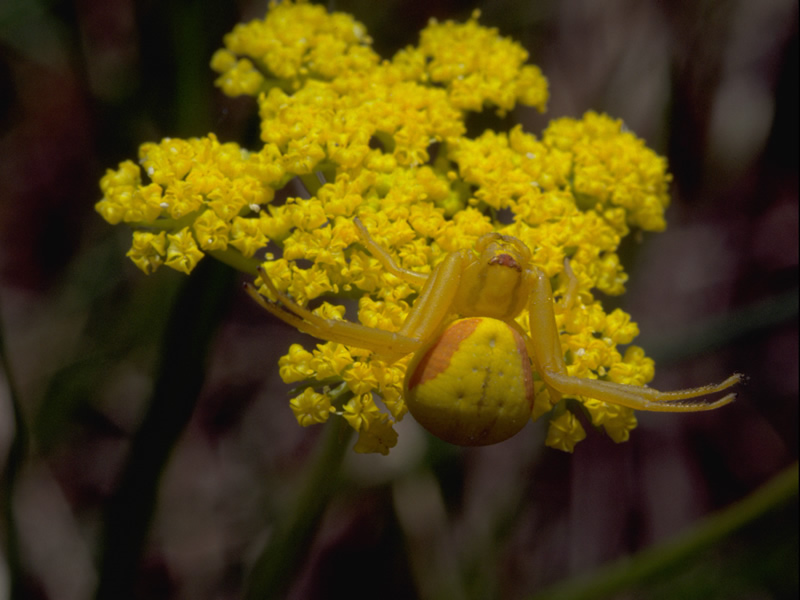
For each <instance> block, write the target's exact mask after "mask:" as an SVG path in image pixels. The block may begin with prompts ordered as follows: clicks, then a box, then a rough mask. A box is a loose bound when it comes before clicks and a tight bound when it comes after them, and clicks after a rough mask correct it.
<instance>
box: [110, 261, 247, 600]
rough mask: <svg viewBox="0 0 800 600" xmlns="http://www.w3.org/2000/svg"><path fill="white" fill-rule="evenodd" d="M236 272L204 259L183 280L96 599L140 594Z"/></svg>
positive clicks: (115, 507) (118, 497)
mask: <svg viewBox="0 0 800 600" xmlns="http://www.w3.org/2000/svg"><path fill="white" fill-rule="evenodd" d="M235 277H236V272H235V271H233V270H231V269H230V268H228V267H227V266H225V265H222V264H220V263H218V262H216V261H203V262H202V263H200V265H198V267H197V268H196V269H195V270H194V271H193V272H192V274H191V276H190V277H189V278H188V279H187V280H186V281H185V283H184V285H183V288H182V289H181V291H180V293H179V295H178V298H177V300H176V302H175V304H174V305H173V307H172V314H171V316H170V320H169V323H168V325H167V329H166V331H165V334H164V339H163V342H162V346H161V363H160V366H159V372H158V376H157V378H156V383H155V387H154V390H153V395H152V398H151V400H150V405H149V407H148V410H147V414H146V415H145V417H144V420H143V422H142V425H141V427H140V428H139V431H138V432H137V433H136V435H135V436H134V438H133V440H132V441H131V448H130V454H129V458H128V462H127V465H126V466H125V469H124V472H123V474H122V478H121V483H120V485H119V488H118V489H117V491H116V493H115V495H114V497H113V498H112V500H111V502H110V503H109V506H108V510H107V513H106V519H105V532H104V540H103V542H104V543H103V547H102V552H103V554H102V557H101V565H100V567H101V568H100V583H99V586H98V589H97V594H96V598H97V599H98V600H105V599H108V600H112V599H113V600H120V599H125V598H131V597H133V596H134V595H135V594H136V591H135V584H136V580H137V574H138V569H139V560H140V557H141V554H142V552H143V549H144V546H145V542H146V540H147V532H148V529H149V524H150V521H151V519H152V516H153V513H154V511H155V506H156V498H157V492H158V486H159V482H160V480H161V474H162V473H163V472H164V468H165V467H166V464H167V461H168V460H169V457H170V454H171V452H172V449H173V447H174V446H175V444H176V443H177V441H178V439H179V437H180V435H181V433H182V432H183V430H184V428H185V427H186V424H187V423H188V422H189V419H190V418H191V415H192V412H193V411H194V407H195V403H196V401H197V397H198V395H199V393H200V389H201V387H202V385H203V381H204V376H205V366H206V358H207V354H208V348H209V346H210V344H211V342H212V340H213V337H214V334H215V332H216V330H217V326H218V324H219V322H220V318H221V316H222V314H223V311H224V310H225V308H226V307H227V304H228V301H229V299H230V298H231V292H232V291H233V290H235V289H236V286H235V285H233V284H234V281H233V280H234V278H235Z"/></svg>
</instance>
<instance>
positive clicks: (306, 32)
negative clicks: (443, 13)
mask: <svg viewBox="0 0 800 600" xmlns="http://www.w3.org/2000/svg"><path fill="white" fill-rule="evenodd" d="M224 44H225V47H224V48H223V49H221V50H218V51H217V52H216V53H215V54H214V56H213V58H212V59H211V67H212V68H213V70H214V71H216V72H217V73H218V78H217V80H216V83H217V85H218V86H219V87H220V88H221V89H222V90H223V91H224V92H225V93H226V94H228V95H231V96H236V95H248V96H252V97H253V98H254V99H255V102H256V103H257V105H258V114H259V116H260V120H261V142H262V145H261V146H260V147H258V148H252V149H244V148H241V147H240V146H239V145H237V144H235V143H232V142H225V143H223V142H221V141H219V140H218V139H217V138H216V136H214V134H213V133H210V134H208V135H207V136H206V137H202V138H196V139H188V140H181V139H164V140H162V141H161V142H159V143H146V144H143V145H142V146H141V148H140V150H139V161H138V163H136V162H133V161H125V162H123V163H121V164H120V165H119V167H118V168H117V169H116V170H109V171H108V172H107V173H106V175H105V176H104V177H103V178H102V180H101V182H100V187H101V189H102V192H103V198H102V200H100V201H99V202H98V203H97V205H96V208H97V211H98V212H99V213H100V214H101V215H102V216H103V218H105V219H106V220H107V221H108V222H109V223H111V224H118V223H127V224H128V225H129V226H130V227H131V228H132V229H133V243H132V246H131V249H130V251H129V252H128V256H129V257H130V258H131V260H133V262H134V263H135V264H136V265H137V266H138V267H139V268H140V269H141V270H142V271H144V272H145V273H148V274H149V273H153V272H154V271H156V270H157V269H158V268H159V267H161V266H162V265H165V266H167V267H171V268H173V269H177V270H179V271H182V272H184V273H187V274H188V273H190V272H191V271H192V269H193V268H194V267H195V266H196V265H197V263H198V262H199V261H200V260H203V259H204V257H205V256H206V255H211V256H212V257H214V258H217V259H220V260H223V261H226V262H228V263H230V264H232V265H235V266H238V267H239V268H241V269H242V270H245V271H249V272H251V273H253V274H255V273H256V267H257V266H258V265H261V267H262V268H263V273H264V275H265V276H266V277H268V278H269V279H270V280H271V282H272V283H273V285H274V286H275V288H276V290H277V291H279V292H281V293H284V294H286V295H287V296H288V297H291V298H292V300H293V301H294V302H296V303H297V304H298V305H300V306H309V307H313V311H312V312H313V313H314V314H315V315H319V316H321V317H324V318H326V319H337V320H338V319H344V317H345V314H344V313H345V309H344V306H342V305H341V304H339V303H337V302H336V299H337V298H341V297H347V298H350V299H355V300H356V301H357V304H358V314H357V315H348V319H349V320H350V321H357V322H359V323H361V324H363V325H365V326H367V327H370V328H376V329H381V330H388V331H397V330H398V329H399V328H400V327H401V326H402V324H403V323H404V321H405V319H406V317H407V316H408V314H409V310H410V309H411V307H412V306H413V305H414V302H415V300H416V299H417V297H418V295H419V292H420V289H419V286H415V285H414V284H413V283H410V282H408V281H405V280H402V279H400V278H398V277H397V276H396V274H394V273H392V272H390V270H389V269H387V267H386V264H385V262H384V261H381V260H380V258H379V257H376V256H375V255H374V253H373V252H370V251H369V250H368V249H367V248H365V247H364V243H363V239H362V238H361V237H360V233H359V229H358V226H357V224H356V221H355V219H356V217H358V219H359V220H360V222H361V223H363V224H364V226H365V227H366V229H367V230H368V231H369V232H370V236H371V238H372V240H373V241H374V243H375V244H377V245H378V246H379V247H381V248H383V249H385V250H386V251H387V252H388V254H389V255H390V256H391V258H392V260H393V261H394V262H395V263H396V264H397V265H398V266H399V267H400V268H401V269H407V270H409V271H413V272H415V273H419V274H422V275H424V274H428V273H431V271H432V270H433V269H434V268H435V267H436V266H437V265H438V264H439V263H440V262H441V261H442V260H443V259H444V258H445V257H446V256H447V255H448V254H449V253H452V252H455V251H458V250H461V249H471V248H473V246H474V245H475V242H476V240H477V239H478V238H480V236H482V235H483V234H486V233H489V232H499V233H501V234H505V235H509V236H513V237H515V238H517V239H518V240H521V241H522V243H523V244H524V245H525V246H526V247H527V248H528V249H529V250H530V253H531V255H532V261H533V262H535V264H536V266H537V267H538V268H539V269H540V270H541V271H542V272H543V273H544V274H546V276H547V277H548V278H549V280H550V283H551V284H552V287H553V292H554V297H555V300H556V301H555V303H554V309H555V319H556V325H557V328H558V334H559V337H560V343H561V347H562V349H563V352H564V361H565V363H566V368H567V371H568V373H569V375H573V376H580V377H584V378H590V379H603V380H607V381H611V382H616V383H621V384H633V385H637V386H641V385H644V384H646V383H647V382H648V381H650V380H651V378H652V377H653V361H652V360H650V359H649V358H647V357H646V356H645V355H644V352H643V351H642V349H640V348H638V347H636V346H632V345H630V344H631V342H632V341H633V340H634V338H635V337H636V336H637V334H638V328H637V326H636V324H635V323H634V322H632V321H631V319H630V317H629V316H628V315H627V314H626V313H624V312H622V311H621V310H619V309H615V310H613V311H612V312H610V313H607V312H606V311H605V310H604V309H603V307H602V306H601V304H600V302H599V301H598V300H596V299H595V297H594V291H595V290H597V291H600V292H602V293H603V294H620V293H622V292H623V291H624V285H625V282H626V279H627V276H626V274H625V272H624V271H623V268H622V265H621V264H620V261H619V257H618V255H617V249H618V247H619V244H620V240H621V239H622V238H623V237H624V236H626V235H628V234H629V232H630V231H631V229H632V228H633V229H639V230H645V231H660V230H662V229H664V227H665V222H664V209H665V208H666V206H667V204H668V194H667V188H668V183H669V179H670V177H669V175H668V173H667V171H666V164H665V161H664V159H663V158H661V157H659V156H657V155H656V154H655V153H654V152H652V151H651V150H649V149H648V148H647V147H645V145H644V143H643V142H642V141H641V140H640V139H638V138H637V137H635V136H634V135H633V134H632V133H630V132H629V131H627V130H625V128H624V127H623V125H622V123H621V122H620V121H618V120H614V119H612V118H610V117H608V116H605V115H601V114H597V113H594V112H589V113H587V114H585V115H584V116H583V117H582V118H580V119H573V118H560V119H556V120H554V121H552V122H551V123H550V125H549V126H548V127H547V128H546V129H545V130H544V131H543V132H542V134H541V135H540V136H538V137H537V136H535V135H533V134H531V133H528V132H525V131H523V129H522V128H521V127H520V126H517V127H514V128H513V129H511V130H510V131H491V130H487V131H485V132H484V133H483V134H481V135H479V136H477V137H468V136H467V134H466V127H465V120H466V118H467V117H468V115H469V114H470V113H475V112H481V111H486V110H489V111H494V112H496V113H498V114H500V115H502V114H504V113H506V112H507V111H509V110H511V109H513V108H514V107H515V106H516V105H517V104H524V105H528V106H533V107H536V108H537V109H539V110H540V111H543V110H544V108H545V104H546V102H547V97H548V92H547V81H546V80H545V78H544V77H543V76H542V74H541V72H540V70H539V69H538V68H537V67H536V66H534V65H531V64H527V62H526V61H527V59H528V54H527V52H526V51H525V50H524V49H523V48H522V47H521V46H520V45H519V44H518V43H516V42H514V41H513V40H510V39H508V38H506V37H503V36H501V35H500V34H499V33H498V31H497V30H495V29H493V28H488V27H484V26H482V25H481V24H480V23H479V15H478V13H477V12H476V13H474V14H473V16H472V18H470V19H469V20H468V21H467V22H466V23H453V22H449V21H448V22H446V23H439V22H437V21H435V20H432V21H431V22H430V23H429V24H428V26H427V27H426V28H425V29H424V30H423V31H422V32H421V34H420V38H419V43H418V45H416V46H410V47H408V48H405V49H403V50H401V51H399V52H398V53H397V54H395V55H394V56H393V57H392V58H391V59H383V58H381V57H379V56H378V55H377V54H376V53H375V52H374V51H373V50H372V48H371V39H370V38H369V36H368V35H367V32H366V30H365V28H364V26H363V25H361V24H360V23H358V22H357V21H355V20H354V19H353V18H352V17H351V16H349V15H346V14H342V13H328V12H327V11H326V10H325V9H324V8H323V7H321V6H319V5H313V4H308V3H306V2H302V1H298V2H289V1H285V2H281V3H280V4H277V3H272V4H271V5H270V7H269V10H268V12H267V14H266V17H265V18H264V19H263V20H256V21H252V22H250V23H247V24H243V25H237V26H236V27H235V28H234V29H233V31H232V32H231V33H229V34H228V35H226V36H225V39H224ZM295 179H296V180H298V181H299V182H301V183H302V186H295V187H294V188H290V189H304V190H305V191H306V192H307V193H303V194H301V195H297V196H290V197H288V198H287V199H286V200H285V201H282V202H273V200H274V198H275V195H276V192H277V191H278V190H281V189H282V188H285V187H286V186H287V184H289V183H290V181H292V180H295ZM269 242H272V243H273V245H274V247H277V248H280V252H276V253H275V255H273V254H267V255H265V254H264V251H263V249H264V248H265V247H266V245H267V244H268V243H269ZM565 259H568V263H565ZM565 265H568V267H566V266H565ZM567 268H568V269H571V272H572V273H571V274H568V273H566V272H565V269H567ZM262 279H263V278H261V277H259V279H258V280H257V282H258V283H259V284H263V283H264V282H263V280H262ZM570 286H572V287H570ZM260 292H261V293H262V294H263V295H264V296H266V297H267V298H271V299H273V300H275V297H274V293H273V292H272V291H271V290H270V289H268V288H267V286H265V285H261V288H260ZM567 297H569V301H565V298H567ZM516 322H517V324H518V326H519V329H520V331H522V332H523V333H524V334H525V335H527V336H530V334H531V332H530V331H529V325H528V316H527V310H523V311H522V312H521V313H520V315H519V316H518V318H517V320H516ZM410 359H411V356H406V357H403V358H400V359H399V360H395V361H392V360H387V359H386V358H385V357H382V356H380V355H378V354H375V353H371V352H369V351H368V350H364V349H363V348H359V347H356V346H351V345H347V344H341V343H333V342H326V343H319V344H317V345H316V347H315V348H314V349H313V350H308V349H306V348H304V347H302V346H300V345H292V346H291V347H289V348H288V349H287V353H286V355H285V356H283V357H282V358H281V359H280V363H279V370H280V375H281V377H282V378H283V380H284V381H285V382H287V383H294V384H297V392H296V394H295V396H294V397H293V398H292V399H291V401H290V406H291V409H292V411H293V412H294V414H295V416H296V417H297V421H298V423H299V424H300V425H302V426H309V425H313V424H317V423H323V422H325V421H326V420H328V419H331V418H343V419H345V420H346V421H347V422H348V423H349V424H350V425H351V426H352V427H353V429H355V430H356V431H357V432H358V433H359V438H358V442H357V443H356V446H355V449H356V451H358V452H382V453H384V454H385V453H387V452H388V451H389V449H390V448H391V447H392V446H394V445H395V443H396V440H397V434H396V433H395V431H394V429H393V425H394V423H395V422H396V421H399V420H400V419H402V418H403V416H404V415H405V414H406V412H407V407H406V402H405V400H406V398H405V391H404V377H405V372H406V368H407V366H408V364H409V361H410ZM533 385H534V387H535V392H536V401H535V404H534V408H533V414H532V417H533V418H534V419H538V418H540V417H543V416H546V417H547V419H548V420H549V430H548V435H547V442H546V443H547V444H548V445H550V446H552V447H555V448H559V449H562V450H566V451H572V449H573V447H574V446H575V444H576V443H577V442H578V441H580V440H581V439H583V438H584V437H585V432H584V430H583V428H582V426H581V422H580V420H579V419H577V418H576V414H580V413H581V412H583V413H584V414H586V415H588V418H589V420H590V421H591V423H592V424H593V425H594V426H596V427H598V428H602V429H604V430H605V432H606V433H607V434H608V435H609V436H610V437H611V438H612V439H613V440H614V441H617V442H621V441H624V440H627V439H628V435H629V432H630V431H631V430H632V429H633V428H634V427H635V426H636V418H635V416H634V412H633V410H632V409H630V408H626V407H624V406H617V405H612V404H609V403H606V402H603V401H601V400H593V399H588V398H582V397H579V398H578V399H577V400H578V401H577V402H576V401H570V402H567V401H566V400H564V399H562V398H560V397H552V396H551V392H550V391H549V388H548V386H546V385H545V384H544V382H543V381H542V380H541V379H537V378H535V377H534V382H533Z"/></svg>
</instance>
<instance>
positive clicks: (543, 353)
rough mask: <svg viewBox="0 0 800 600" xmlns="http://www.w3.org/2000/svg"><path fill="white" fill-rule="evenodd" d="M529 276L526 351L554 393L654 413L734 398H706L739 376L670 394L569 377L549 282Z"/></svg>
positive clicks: (541, 275) (717, 404)
mask: <svg viewBox="0 0 800 600" xmlns="http://www.w3.org/2000/svg"><path fill="white" fill-rule="evenodd" d="M531 276H532V278H533V282H532V287H531V296H530V302H529V307H528V308H529V312H530V329H531V334H532V338H531V339H530V341H529V342H528V343H529V351H530V354H531V358H532V360H533V361H534V365H535V367H536V369H537V371H538V373H539V375H540V376H541V377H542V379H543V380H544V382H545V383H546V384H547V385H548V387H549V388H551V389H552V390H554V391H555V392H557V394H568V395H571V396H587V397H589V398H595V399H597V400H602V401H603V402H608V403H610V404H619V405H621V406H627V407H629V408H633V409H636V410H648V411H657V412H694V411H702V410H713V409H715V408H719V407H721V406H725V405H726V404H728V403H730V402H732V401H733V399H734V398H735V397H736V394H727V395H725V396H723V397H722V398H720V399H718V400H716V401H708V400H706V399H705V397H706V396H709V395H711V394H716V393H719V392H722V391H724V390H726V389H728V388H730V387H731V386H733V385H736V384H737V383H739V382H740V381H741V380H742V376H741V375H739V374H734V375H731V376H730V377H728V378H727V379H726V380H725V381H723V382H721V383H718V384H712V385H705V386H701V387H695V388H690V389H685V390H676V391H673V392H660V391H658V390H656V389H653V388H649V387H642V386H636V385H624V384H621V383H614V382H612V381H601V380H599V379H589V378H584V377H575V376H573V375H569V374H568V373H567V367H566V364H565V363H564V354H563V351H562V348H561V342H560V340H559V336H558V328H557V327H556V319H555V314H554V312H553V291H552V289H551V287H550V281H549V279H548V278H547V276H546V275H545V274H544V273H543V272H542V271H541V270H539V269H535V270H534V271H533V272H532V274H531Z"/></svg>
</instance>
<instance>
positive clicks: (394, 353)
mask: <svg viewBox="0 0 800 600" xmlns="http://www.w3.org/2000/svg"><path fill="white" fill-rule="evenodd" d="M258 274H259V277H261V280H262V281H263V282H264V284H265V285H266V286H267V289H269V291H270V292H271V293H272V295H273V296H274V297H275V298H276V299H277V302H270V301H269V300H267V299H266V298H265V297H264V296H262V295H261V294H260V293H259V292H258V289H257V288H256V287H255V286H254V285H253V284H252V283H246V284H245V290H246V291H247V293H248V294H249V295H250V297H251V298H253V300H255V301H256V302H258V304H259V306H261V308H263V309H264V310H266V311H267V312H269V313H271V314H272V315H274V316H276V317H278V318H279V319H281V320H282V321H284V322H285V323H288V324H289V325H291V326H292V327H295V328H296V329H298V330H299V331H302V332H303V333H307V334H309V335H312V336H314V337H316V338H319V339H321V340H325V341H328V342H336V343H339V344H345V345H347V346H354V347H356V348H364V349H366V350H370V351H371V352H374V353H376V354H380V355H382V356H385V357H386V358H388V359H390V360H393V361H394V360H397V359H398V358H401V357H403V356H405V355H406V354H410V353H412V352H416V351H417V350H418V349H419V346H420V343H419V340H415V339H412V338H409V337H408V336H405V335H402V334H400V333H397V332H393V331H386V330H384V329H376V328H374V327H366V326H364V325H359V324H357V323H351V322H349V321H340V320H337V319H325V318H323V317H320V316H319V315H315V314H314V313H313V312H311V311H310V310H308V309H307V308H304V307H302V306H300V305H299V304H297V302H295V301H294V300H292V299H291V298H290V297H289V296H287V295H286V294H284V293H283V292H281V291H279V290H278V288H276V287H275V284H274V283H273V281H272V279H270V277H269V275H268V274H267V272H266V270H265V269H264V268H263V267H259V269H258Z"/></svg>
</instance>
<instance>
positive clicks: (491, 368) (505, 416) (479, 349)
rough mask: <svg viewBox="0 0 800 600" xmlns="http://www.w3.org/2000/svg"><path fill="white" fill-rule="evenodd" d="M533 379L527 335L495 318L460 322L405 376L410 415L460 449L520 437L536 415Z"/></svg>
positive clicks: (419, 355) (417, 359)
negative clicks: (533, 411) (526, 342)
mask: <svg viewBox="0 0 800 600" xmlns="http://www.w3.org/2000/svg"><path fill="white" fill-rule="evenodd" d="M533 398H534V392H533V374H532V372H531V362H530V358H529V357H528V352H527V350H526V348H525V340H524V339H523V337H522V335H521V334H520V333H519V332H518V331H516V330H515V329H514V328H513V327H511V326H510V325H508V324H507V323H505V322H503V321H500V320H497V319H490V318H482V317H474V318H468V319H460V320H458V321H455V322H453V323H452V324H451V325H450V326H448V327H447V328H446V329H445V331H444V332H443V333H442V334H441V335H440V336H439V337H438V338H437V339H436V341H434V342H433V343H432V344H431V345H429V346H427V347H425V348H424V349H422V350H420V351H419V352H418V353H417V354H416V355H415V356H414V359H413V360H412V361H411V363H410V364H409V367H408V371H407V374H406V404H407V405H408V410H409V412H410V413H411V414H412V415H413V416H414V418H415V419H416V420H417V421H418V422H419V423H420V424H421V425H422V426H423V427H425V428H426V429H427V430H428V431H430V432H431V433H433V434H434V435H436V436H437V437H439V438H441V439H443V440H445V441H446V442H450V443H452V444H458V445H461V446H483V445H487V444H495V443H497V442H501V441H503V440H505V439H508V438H510V437H511V436H513V435H515V434H516V433H518V432H519V431H520V430H521V429H522V428H523V427H524V426H525V424H526V423H527V422H528V420H529V419H530V417H531V411H532V410H533Z"/></svg>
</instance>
